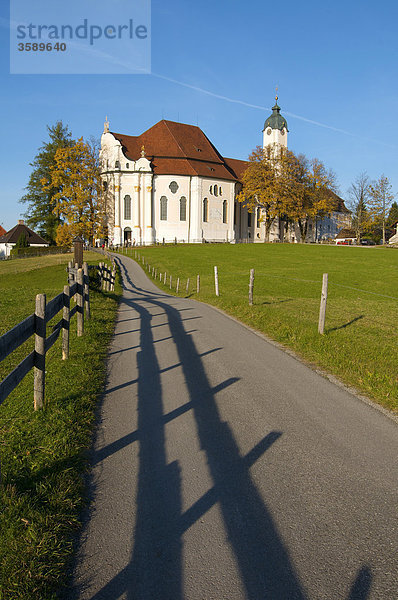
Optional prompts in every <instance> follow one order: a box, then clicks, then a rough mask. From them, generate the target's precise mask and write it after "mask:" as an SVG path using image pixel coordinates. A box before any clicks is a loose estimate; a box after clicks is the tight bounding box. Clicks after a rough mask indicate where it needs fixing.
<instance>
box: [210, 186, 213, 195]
mask: <svg viewBox="0 0 398 600" xmlns="http://www.w3.org/2000/svg"><path fill="white" fill-rule="evenodd" d="M210 194H211V195H213V186H212V185H211V186H210Z"/></svg>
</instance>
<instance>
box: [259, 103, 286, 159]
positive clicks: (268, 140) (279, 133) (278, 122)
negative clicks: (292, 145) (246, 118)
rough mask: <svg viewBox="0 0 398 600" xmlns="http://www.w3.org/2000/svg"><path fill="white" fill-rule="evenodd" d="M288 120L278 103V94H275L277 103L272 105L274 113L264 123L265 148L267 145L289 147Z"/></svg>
mask: <svg viewBox="0 0 398 600" xmlns="http://www.w3.org/2000/svg"><path fill="white" fill-rule="evenodd" d="M288 131H289V130H288V128H287V121H286V119H285V118H284V117H282V115H281V108H280V106H279V105H278V96H275V105H274V106H273V107H272V115H270V116H269V117H268V119H267V120H266V121H265V123H264V129H263V148H266V147H267V146H284V147H285V148H287V134H288Z"/></svg>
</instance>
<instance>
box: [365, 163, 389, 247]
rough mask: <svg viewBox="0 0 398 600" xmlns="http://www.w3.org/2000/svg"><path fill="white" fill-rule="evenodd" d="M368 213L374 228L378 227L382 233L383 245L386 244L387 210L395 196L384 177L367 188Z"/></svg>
mask: <svg viewBox="0 0 398 600" xmlns="http://www.w3.org/2000/svg"><path fill="white" fill-rule="evenodd" d="M369 194H370V199H369V212H370V215H371V217H372V220H373V224H374V226H376V227H377V226H379V227H380V228H381V231H382V241H383V244H385V243H386V223H387V216H388V213H389V209H390V207H391V205H392V201H393V200H394V198H395V194H393V192H392V185H391V183H390V181H389V179H388V177H386V176H385V175H381V176H380V178H379V179H378V180H377V181H375V182H374V183H373V184H372V185H371V186H370V188H369Z"/></svg>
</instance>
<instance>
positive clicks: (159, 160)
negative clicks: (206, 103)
mask: <svg viewBox="0 0 398 600" xmlns="http://www.w3.org/2000/svg"><path fill="white" fill-rule="evenodd" d="M112 135H113V136H114V137H115V138H116V139H117V140H119V141H120V143H121V144H122V147H123V152H124V154H125V155H126V156H127V158H129V159H131V160H138V159H139V158H140V156H141V150H142V146H144V148H145V156H146V158H147V159H148V160H150V161H151V163H152V167H153V171H154V173H155V175H171V174H172V175H192V176H195V175H200V176H201V177H209V178H211V177H214V178H217V179H227V180H229V181H237V180H238V179H239V177H240V175H241V173H242V172H243V170H244V169H243V165H244V164H245V162H244V161H239V160H235V159H225V158H223V157H222V156H221V154H220V153H219V152H218V150H217V149H216V148H215V146H213V144H212V143H211V141H210V140H209V139H208V137H207V136H206V135H205V134H204V133H203V131H202V130H201V129H199V127H196V126H195V125H186V124H184V123H175V122H174V121H165V120H163V121H159V123H156V125H154V126H153V127H151V128H150V129H148V130H147V131H145V132H144V133H142V134H141V135H139V136H131V135H124V134H122V133H113V132H112Z"/></svg>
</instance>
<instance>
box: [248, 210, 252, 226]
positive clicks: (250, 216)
mask: <svg viewBox="0 0 398 600" xmlns="http://www.w3.org/2000/svg"><path fill="white" fill-rule="evenodd" d="M247 226H248V227H251V226H252V213H251V212H249V213H247Z"/></svg>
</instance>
